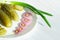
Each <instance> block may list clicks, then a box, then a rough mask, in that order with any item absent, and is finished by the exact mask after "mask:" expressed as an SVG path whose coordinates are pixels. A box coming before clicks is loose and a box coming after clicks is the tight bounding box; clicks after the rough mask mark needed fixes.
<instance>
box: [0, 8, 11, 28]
mask: <svg viewBox="0 0 60 40" xmlns="http://www.w3.org/2000/svg"><path fill="white" fill-rule="evenodd" d="M0 20H1V23H2V24H3V25H4V26H5V27H7V28H9V27H11V25H12V21H11V19H10V18H9V16H8V15H6V13H4V11H2V10H1V9H0Z"/></svg>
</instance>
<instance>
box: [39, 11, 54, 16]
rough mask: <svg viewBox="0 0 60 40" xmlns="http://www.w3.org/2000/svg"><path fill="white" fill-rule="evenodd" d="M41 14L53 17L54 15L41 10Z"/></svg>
mask: <svg viewBox="0 0 60 40" xmlns="http://www.w3.org/2000/svg"><path fill="white" fill-rule="evenodd" d="M38 11H39V12H41V13H42V14H45V15H48V16H53V15H52V14H50V13H47V12H44V11H41V10H38Z"/></svg>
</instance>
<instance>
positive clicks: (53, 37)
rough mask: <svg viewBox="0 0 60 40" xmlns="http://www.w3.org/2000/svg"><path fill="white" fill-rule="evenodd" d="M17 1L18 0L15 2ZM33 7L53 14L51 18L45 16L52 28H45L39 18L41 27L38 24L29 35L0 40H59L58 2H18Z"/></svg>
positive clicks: (59, 5)
mask: <svg viewBox="0 0 60 40" xmlns="http://www.w3.org/2000/svg"><path fill="white" fill-rule="evenodd" d="M16 1H19V0H16ZM20 1H23V2H26V3H28V4H31V5H33V6H34V7H36V8H37V9H40V10H43V11H46V12H49V13H51V14H53V15H54V16H53V17H49V16H46V17H47V19H48V20H49V22H50V23H51V25H52V28H49V27H48V26H46V24H45V22H44V21H43V20H42V18H41V17H40V16H38V15H37V17H38V20H37V21H38V22H40V21H41V20H42V22H40V23H42V24H43V25H41V24H39V23H38V22H37V23H36V25H35V28H33V30H32V31H30V32H29V33H27V34H25V35H23V36H20V37H16V38H0V40H60V0H20Z"/></svg>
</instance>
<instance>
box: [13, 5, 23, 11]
mask: <svg viewBox="0 0 60 40" xmlns="http://www.w3.org/2000/svg"><path fill="white" fill-rule="evenodd" d="M13 8H14V9H16V10H19V11H22V10H23V9H24V8H23V7H22V6H18V5H14V6H13Z"/></svg>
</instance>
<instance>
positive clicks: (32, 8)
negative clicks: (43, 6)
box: [11, 1, 53, 27]
mask: <svg viewBox="0 0 60 40" xmlns="http://www.w3.org/2000/svg"><path fill="white" fill-rule="evenodd" d="M11 4H14V5H19V6H23V7H24V8H29V9H30V10H31V11H33V12H34V13H35V14H38V15H40V16H41V17H42V18H43V20H44V21H45V22H46V24H47V25H48V26H49V27H51V25H50V23H49V22H48V20H47V19H46V17H45V16H44V15H43V14H45V15H48V16H53V15H52V14H50V13H47V12H44V11H41V10H38V9H36V8H35V7H33V6H31V5H29V4H27V3H24V2H16V1H11Z"/></svg>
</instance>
